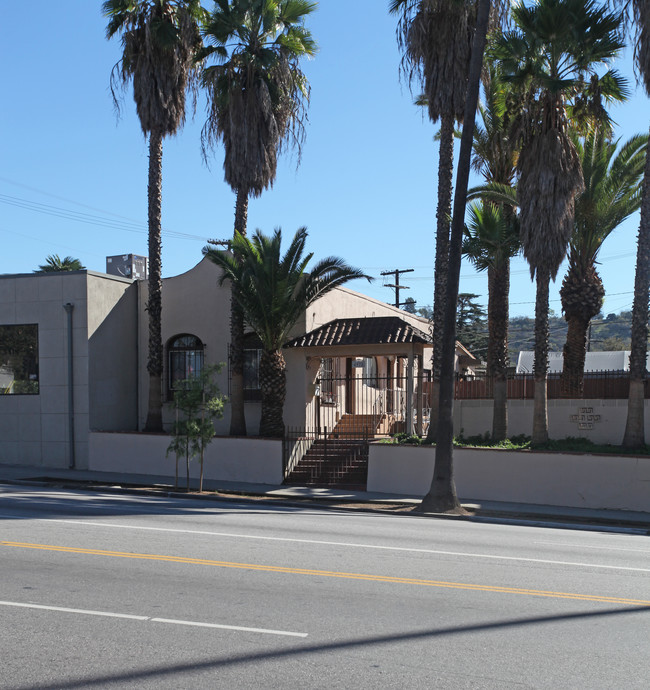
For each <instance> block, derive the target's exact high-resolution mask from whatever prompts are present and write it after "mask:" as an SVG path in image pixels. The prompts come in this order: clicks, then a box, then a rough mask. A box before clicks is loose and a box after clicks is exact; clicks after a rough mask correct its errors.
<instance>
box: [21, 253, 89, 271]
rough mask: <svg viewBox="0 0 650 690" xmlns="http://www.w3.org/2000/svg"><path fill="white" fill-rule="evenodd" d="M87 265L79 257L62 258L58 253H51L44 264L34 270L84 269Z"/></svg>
mask: <svg viewBox="0 0 650 690" xmlns="http://www.w3.org/2000/svg"><path fill="white" fill-rule="evenodd" d="M85 268H86V267H85V266H82V265H81V261H79V259H75V258H73V257H72V256H66V257H65V258H63V259H61V258H60V257H59V255H58V254H50V255H49V256H48V257H47V258H46V259H45V263H44V264H43V265H42V266H39V267H38V268H37V269H35V270H34V273H59V272H61V271H83V270H85Z"/></svg>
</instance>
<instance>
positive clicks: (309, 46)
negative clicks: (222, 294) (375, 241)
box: [202, 0, 316, 436]
mask: <svg viewBox="0 0 650 690" xmlns="http://www.w3.org/2000/svg"><path fill="white" fill-rule="evenodd" d="M315 8H316V3H314V2H308V1H307V0H217V2H216V3H215V8H214V11H213V12H212V14H211V15H210V19H209V22H208V24H207V25H206V28H205V31H204V34H205V38H206V40H207V42H208V47H207V48H205V49H204V50H203V51H202V56H203V57H209V56H212V57H214V58H216V59H217V60H218V62H219V64H217V65H213V66H211V67H208V68H207V69H205V70H204V72H203V84H204V86H205V87H206V89H207V92H208V99H209V103H208V118H207V122H206V124H205V126H204V128H203V147H204V155H205V151H206V149H207V148H209V147H214V146H215V145H216V144H217V143H218V142H219V141H222V142H223V145H224V149H225V158H224V177H225V180H226V182H227V183H228V184H229V185H230V187H231V188H232V190H233V191H234V192H235V193H236V195H237V201H236V205H235V234H236V233H238V232H239V233H241V234H242V235H245V234H246V226H247V220H248V200H249V198H250V197H251V196H253V197H258V196H260V194H261V193H262V192H263V191H264V190H265V189H267V188H268V187H269V186H271V185H273V182H274V180H275V176H276V172H277V159H278V154H279V153H280V151H281V149H282V146H283V145H286V144H289V145H295V146H297V147H298V150H300V144H301V142H302V138H303V134H304V128H303V122H304V114H305V107H306V105H307V103H308V101H309V87H308V84H307V79H306V77H305V75H304V74H303V72H302V70H301V69H300V61H301V59H303V58H308V57H311V56H313V55H314V54H315V52H316V43H315V42H314V40H313V38H312V36H311V33H310V32H309V31H308V30H307V29H306V28H305V26H304V21H305V17H307V15H309V14H310V13H311V12H313V11H314V9H315ZM235 290H236V287H235ZM238 304H239V303H238V300H237V299H236V294H235V292H233V299H232V307H231V325H230V329H231V331H230V333H231V336H230V339H231V343H230V373H231V390H230V401H231V418H230V433H231V434H232V435H239V436H241V435H245V434H246V419H245V416H244V379H243V376H244V354H243V353H244V351H243V335H244V327H243V319H242V314H241V312H240V311H239V306H238Z"/></svg>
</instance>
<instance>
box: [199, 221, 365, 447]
mask: <svg viewBox="0 0 650 690" xmlns="http://www.w3.org/2000/svg"><path fill="white" fill-rule="evenodd" d="M306 240H307V230H306V228H300V229H299V230H298V232H296V234H295V236H294V238H293V240H292V242H291V245H290V246H289V248H288V249H287V251H286V252H285V254H284V256H281V254H280V248H281V243H282V233H281V230H279V229H277V230H276V231H275V232H274V233H273V235H272V236H271V237H268V236H266V235H263V234H262V233H261V231H259V230H258V231H257V232H256V233H255V234H254V235H253V238H252V239H248V238H247V237H245V236H244V235H243V234H242V233H240V232H235V237H234V239H233V241H232V246H231V249H232V253H227V252H222V251H218V250H216V249H214V248H213V247H210V246H208V247H205V248H204V250H203V253H204V255H205V256H207V257H208V258H209V259H210V260H211V261H213V262H214V263H215V264H216V265H217V266H219V268H221V269H222V271H223V276H222V278H221V283H222V284H223V282H224V281H226V280H228V281H230V283H231V286H232V288H234V290H233V294H234V295H236V299H237V301H238V303H239V305H240V307H241V309H242V312H243V314H244V318H245V320H246V322H247V323H248V325H249V326H250V327H251V328H252V329H253V331H255V333H256V334H257V335H258V337H259V338H260V340H261V341H262V348H263V352H262V356H261V358H260V372H259V373H260V389H261V392H262V418H261V421H260V431H259V434H260V436H267V437H272V438H281V437H282V436H283V435H284V421H283V417H282V410H283V407H284V399H285V395H286V374H285V369H286V365H285V361H284V356H283V354H282V347H283V345H284V343H285V342H286V340H287V338H288V336H289V332H290V331H291V329H292V328H293V326H294V325H295V324H296V322H297V321H298V319H299V318H300V317H301V316H302V315H303V314H304V313H305V310H306V309H307V307H308V306H309V305H310V304H311V303H312V302H314V301H315V300H317V299H318V298H319V297H322V296H323V295H324V294H326V293H327V292H329V291H330V290H332V289H333V288H335V287H339V286H341V285H344V284H345V283H347V282H348V281H350V280H353V279H354V278H367V279H368V280H371V278H369V277H368V276H366V275H364V274H363V273H362V272H361V271H360V270H359V269H356V268H352V267H351V266H348V265H347V264H346V263H344V262H343V261H342V260H341V259H339V258H337V257H328V258H326V259H323V260H322V261H319V262H318V263H317V264H316V265H315V266H314V267H313V268H312V269H311V270H310V272H309V273H306V269H307V264H308V263H309V262H310V260H311V258H312V256H313V254H308V255H307V256H304V257H303V253H304V249H305V242H306Z"/></svg>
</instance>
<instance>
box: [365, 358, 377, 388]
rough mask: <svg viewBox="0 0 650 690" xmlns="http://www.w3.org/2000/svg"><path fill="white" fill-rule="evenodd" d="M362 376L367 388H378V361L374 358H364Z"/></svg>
mask: <svg viewBox="0 0 650 690" xmlns="http://www.w3.org/2000/svg"><path fill="white" fill-rule="evenodd" d="M362 372H363V373H362V376H363V378H364V383H365V384H366V386H371V387H372V388H377V387H378V383H377V360H376V359H375V358H374V357H364V358H363V369H362Z"/></svg>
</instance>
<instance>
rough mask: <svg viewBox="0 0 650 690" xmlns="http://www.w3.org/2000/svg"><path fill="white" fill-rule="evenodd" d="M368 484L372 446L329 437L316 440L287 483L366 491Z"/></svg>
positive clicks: (361, 442)
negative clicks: (369, 457) (369, 448)
mask: <svg viewBox="0 0 650 690" xmlns="http://www.w3.org/2000/svg"><path fill="white" fill-rule="evenodd" d="M367 481H368V444H367V443H366V442H365V441H361V440H353V439H337V438H327V439H318V440H316V441H314V443H313V444H312V446H311V448H310V449H309V450H308V451H307V453H305V455H304V456H303V458H302V459H301V460H300V461H299V462H298V464H297V465H296V467H295V468H294V469H293V470H292V472H291V473H290V474H289V476H288V477H287V478H286V479H285V480H284V483H285V484H293V485H299V486H330V487H336V488H345V489H350V490H353V489H354V490H357V491H365V489H366V484H367Z"/></svg>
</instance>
